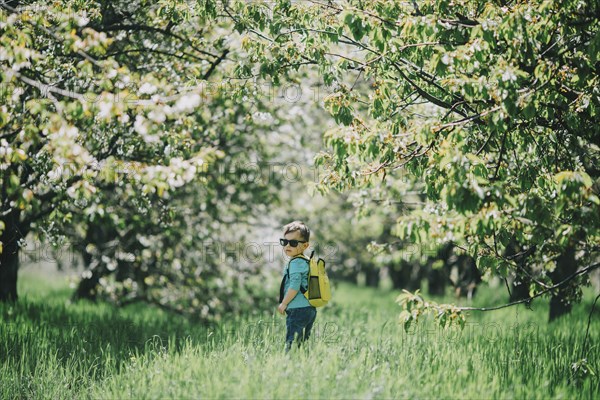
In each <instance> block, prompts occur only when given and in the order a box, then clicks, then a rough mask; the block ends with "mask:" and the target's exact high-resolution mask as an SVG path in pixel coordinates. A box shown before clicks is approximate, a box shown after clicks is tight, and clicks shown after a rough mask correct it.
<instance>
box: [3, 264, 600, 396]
mask: <svg viewBox="0 0 600 400" xmlns="http://www.w3.org/2000/svg"><path fill="white" fill-rule="evenodd" d="M70 293H71V289H69V287H68V285H67V284H66V283H65V282H64V280H60V279H58V280H56V279H54V280H52V279H47V278H44V277H42V276H39V275H37V274H34V273H28V272H27V271H24V272H23V273H22V274H21V279H20V294H21V298H20V300H19V302H18V303H16V304H13V305H8V304H0V315H1V318H2V323H1V325H0V377H1V384H0V398H2V399H15V398H17V399H20V398H27V399H29V398H35V399H40V398H41V399H46V398H48V399H50V398H51V399H72V398H78V399H87V398H97V399H110V398H114V399H117V398H119V399H122V398H136V399H138V398H140V399H158V398H201V399H204V398H208V399H212V398H260V399H271V398H327V399H330V398H334V399H335V398H339V399H348V398H352V399H355V398H356V399H379V398H382V399H383V398H386V399H387V398H394V399H395V398H461V399H464V398H469V399H481V398H501V399H505V398H506V399H512V398H514V399H522V398H528V399H530V398H534V399H535V398H540V399H541V398H544V399H546V398H556V399H561V398H564V399H573V398H583V399H593V398H599V397H600V386H599V385H600V384H599V379H598V376H597V373H598V372H599V371H600V363H599V361H598V359H599V358H598V356H599V355H600V348H599V347H598V340H599V339H600V329H598V325H599V323H600V310H596V311H595V312H594V314H593V316H592V320H591V326H590V331H589V332H590V336H589V338H588V342H587V345H586V347H585V349H584V348H583V342H584V337H585V332H586V328H587V324H588V314H589V312H590V310H591V307H592V301H593V299H594V293H593V292H592V291H591V290H588V291H586V292H585V296H584V301H583V302H582V303H581V304H578V305H576V306H575V307H574V311H573V313H572V314H571V315H569V316H567V317H564V318H562V319H560V320H559V321H557V322H555V323H553V324H550V325H549V324H547V322H546V318H547V307H548V305H547V302H544V301H536V302H535V303H534V304H533V305H532V308H533V310H528V309H526V308H525V307H522V306H520V307H511V308H508V309H502V310H499V311H494V312H489V313H471V314H470V316H469V318H468V322H467V324H466V326H465V328H464V329H463V330H460V329H459V328H450V329H446V330H441V329H439V328H437V327H436V326H435V325H434V324H433V323H432V321H429V320H423V321H421V322H420V323H419V324H418V325H416V326H413V327H412V328H411V329H410V330H409V331H408V332H405V331H404V330H403V329H402V327H401V325H400V324H398V314H399V312H400V310H399V306H398V305H397V304H395V302H394V300H395V298H396V296H397V295H398V292H397V291H390V290H379V291H376V290H373V289H368V288H362V287H355V286H352V285H349V284H339V285H338V286H337V287H336V288H335V292H334V300H335V301H334V302H333V303H332V304H331V305H328V306H327V307H325V308H324V309H319V313H318V316H317V323H316V325H315V330H314V333H313V337H312V338H311V342H310V345H309V346H304V347H303V348H300V349H294V350H293V351H292V352H290V354H288V355H286V354H285V353H284V351H283V337H284V331H285V319H284V317H281V316H279V315H276V314H275V313H273V314H272V315H270V314H269V315H264V316H262V317H252V318H250V317H248V318H241V317H236V318H231V319H226V320H223V321H220V322H219V323H217V324H210V325H205V324H200V323H193V322H190V321H188V320H186V319H183V318H182V317H179V316H176V315H171V314H167V313H165V312H163V311H161V310H158V309H156V308H152V307H147V306H144V305H141V304H136V305H131V306H128V307H127V308H123V309H116V308H114V307H112V306H109V305H106V304H92V303H88V302H80V303H77V304H70V303H69V302H68V299H69V296H70ZM506 297H507V296H506V294H505V290H502V288H498V289H484V290H481V291H480V293H478V296H476V298H475V299H474V301H473V304H472V305H490V304H498V303H500V302H505V301H506ZM437 300H438V301H440V300H444V299H437ZM445 300H450V301H452V300H454V299H452V298H450V297H449V298H447V299H445ZM274 307H275V305H274ZM584 358H585V359H586V360H587V362H583V363H581V362H580V363H579V364H576V365H574V363H577V362H578V361H580V360H582V359H584Z"/></svg>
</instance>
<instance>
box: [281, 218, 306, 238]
mask: <svg viewBox="0 0 600 400" xmlns="http://www.w3.org/2000/svg"><path fill="white" fill-rule="evenodd" d="M295 231H300V236H301V237H302V239H303V240H306V241H307V242H308V240H309V239H310V229H308V226H306V224H305V223H304V222H302V221H294V222H290V223H289V224H287V225H286V226H284V227H283V234H284V235H287V234H288V233H291V232H295Z"/></svg>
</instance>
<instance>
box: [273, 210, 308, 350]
mask: <svg viewBox="0 0 600 400" xmlns="http://www.w3.org/2000/svg"><path fill="white" fill-rule="evenodd" d="M283 237H284V238H283V239H279V242H280V244H281V245H282V246H283V248H284V251H285V255H286V256H288V257H290V258H291V260H290V261H289V263H288V265H287V267H286V268H285V270H284V272H283V280H282V282H281V288H280V291H279V292H280V294H279V297H280V298H279V302H280V304H279V307H277V311H279V313H280V314H281V315H283V314H284V313H286V314H287V318H286V328H287V329H286V335H285V351H286V353H287V352H288V351H289V350H290V348H291V347H292V343H293V341H294V338H295V337H296V336H297V337H298V339H297V340H298V347H300V344H301V343H302V342H303V341H304V340H307V339H308V338H309V336H310V331H311V329H312V327H313V324H314V322H315V318H316V317H317V309H316V308H315V307H313V306H311V305H310V303H309V302H308V300H307V299H306V297H305V296H304V294H303V293H302V292H303V291H305V290H304V289H306V288H308V272H309V269H308V261H307V260H306V259H305V258H302V257H301V255H302V254H303V253H304V251H305V250H306V249H307V248H308V246H309V244H308V240H309V239H310V230H309V229H308V227H307V226H306V225H305V224H304V223H303V222H301V221H294V222H291V223H289V224H287V225H286V226H284V227H283ZM303 331H304V332H303Z"/></svg>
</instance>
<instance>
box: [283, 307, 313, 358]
mask: <svg viewBox="0 0 600 400" xmlns="http://www.w3.org/2000/svg"><path fill="white" fill-rule="evenodd" d="M285 312H286V314H287V318H286V321H285V324H286V327H287V332H286V334H285V351H286V352H288V351H289V350H290V348H291V347H292V343H293V342H294V338H296V337H297V338H298V339H297V341H298V347H300V344H301V343H302V342H303V341H305V340H307V339H308V338H309V337H310V331H311V329H312V327H313V324H314V323H315V319H316V318H317V309H316V308H314V307H301V308H288V309H286V310H285Z"/></svg>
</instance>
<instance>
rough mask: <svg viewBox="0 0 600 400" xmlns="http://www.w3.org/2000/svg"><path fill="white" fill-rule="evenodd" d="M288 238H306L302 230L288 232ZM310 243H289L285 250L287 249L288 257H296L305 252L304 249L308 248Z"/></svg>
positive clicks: (286, 237)
mask: <svg viewBox="0 0 600 400" xmlns="http://www.w3.org/2000/svg"><path fill="white" fill-rule="evenodd" d="M284 238H285V239H287V240H304V239H302V236H301V235H300V231H294V232H288V233H286V234H285V236H284ZM308 246H309V244H308V243H298V246H296V247H292V246H291V245H290V244H289V243H288V244H286V245H285V247H284V248H283V250H284V251H285V255H286V256H288V257H295V256H297V255H298V254H302V253H304V250H306V249H307V248H308Z"/></svg>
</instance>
